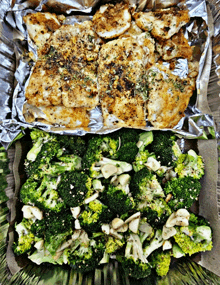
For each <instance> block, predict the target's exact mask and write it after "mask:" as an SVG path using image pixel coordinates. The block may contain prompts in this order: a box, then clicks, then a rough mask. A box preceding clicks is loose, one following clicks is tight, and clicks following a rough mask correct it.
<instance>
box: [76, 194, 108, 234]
mask: <svg viewBox="0 0 220 285" xmlns="http://www.w3.org/2000/svg"><path fill="white" fill-rule="evenodd" d="M111 219H112V213H111V211H110V209H109V208H108V207H107V206H105V205H104V204H102V203H101V202H100V201H99V200H98V199H95V200H93V201H91V202H90V203H89V204H88V206H87V207H86V209H85V210H84V211H82V213H81V215H80V216H79V222H80V226H81V227H82V228H83V229H84V230H85V231H86V232H96V231H99V230H100V229H101V225H102V224H103V223H109V222H110V221H111Z"/></svg>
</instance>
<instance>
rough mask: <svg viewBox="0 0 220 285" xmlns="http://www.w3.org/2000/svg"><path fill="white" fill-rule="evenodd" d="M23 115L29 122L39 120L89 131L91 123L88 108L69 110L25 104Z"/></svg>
mask: <svg viewBox="0 0 220 285" xmlns="http://www.w3.org/2000/svg"><path fill="white" fill-rule="evenodd" d="M23 114H24V117H25V119H26V121H27V122H30V123H31V122H33V121H35V119H36V118H37V121H40V122H42V123H45V124H50V125H61V126H65V127H67V128H73V129H74V128H77V129H78V128H82V129H85V130H86V129H88V125H89V122H90V118H89V111H88V108H85V107H78V108H67V107H65V106H63V105H59V106H42V107H39V108H36V107H34V106H32V105H29V104H25V105H24V108H23Z"/></svg>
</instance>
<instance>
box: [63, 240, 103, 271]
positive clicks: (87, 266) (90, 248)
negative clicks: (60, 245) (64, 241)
mask: <svg viewBox="0 0 220 285" xmlns="http://www.w3.org/2000/svg"><path fill="white" fill-rule="evenodd" d="M104 251H105V246H104V243H103V241H102V240H94V239H91V240H88V241H87V242H83V241H81V240H80V243H79V244H78V246H77V247H74V249H73V250H71V249H70V251H69V253H68V263H69V264H70V266H71V267H73V268H74V269H75V270H76V271H79V272H82V273H85V272H89V271H91V270H94V269H95V268H96V267H97V265H98V264H99V262H100V260H101V259H102V257H103V254H104Z"/></svg>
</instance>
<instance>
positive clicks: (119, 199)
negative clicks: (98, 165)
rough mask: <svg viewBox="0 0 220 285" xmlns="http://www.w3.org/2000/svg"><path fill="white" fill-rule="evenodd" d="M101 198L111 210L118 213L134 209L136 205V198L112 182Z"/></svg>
mask: <svg viewBox="0 0 220 285" xmlns="http://www.w3.org/2000/svg"><path fill="white" fill-rule="evenodd" d="M101 198H102V200H103V202H104V203H105V204H106V205H107V206H108V207H109V208H110V210H111V211H112V212H113V213H115V214H118V215H122V214H125V213H128V212H130V211H132V210H133V209H134V206H135V203H134V200H133V198H132V197H131V196H130V195H129V194H127V193H126V192H125V191H124V190H123V189H121V188H120V187H117V186H114V185H111V184H110V185H108V188H107V189H105V190H104V191H103V193H102V196H101Z"/></svg>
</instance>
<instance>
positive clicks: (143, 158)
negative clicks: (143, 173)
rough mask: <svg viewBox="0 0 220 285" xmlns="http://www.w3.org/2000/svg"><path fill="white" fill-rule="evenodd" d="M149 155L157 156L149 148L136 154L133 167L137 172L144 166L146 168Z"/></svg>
mask: <svg viewBox="0 0 220 285" xmlns="http://www.w3.org/2000/svg"><path fill="white" fill-rule="evenodd" d="M149 157H153V158H155V155H154V154H153V153H150V152H149V151H148V150H143V151H139V152H138V153H137V155H136V156H135V160H134V161H133V169H134V171H135V172H138V171H139V170H141V169H142V168H145V167H146V166H145V163H147V160H148V158H149Z"/></svg>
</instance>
